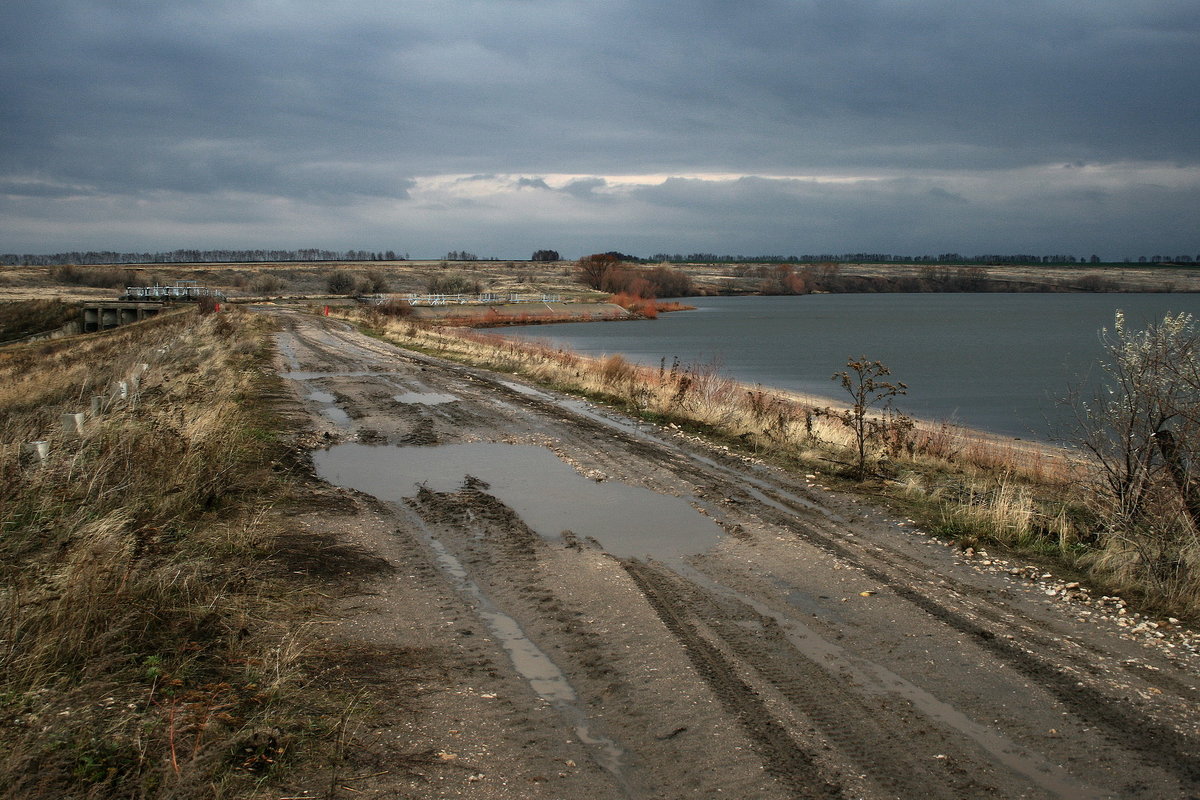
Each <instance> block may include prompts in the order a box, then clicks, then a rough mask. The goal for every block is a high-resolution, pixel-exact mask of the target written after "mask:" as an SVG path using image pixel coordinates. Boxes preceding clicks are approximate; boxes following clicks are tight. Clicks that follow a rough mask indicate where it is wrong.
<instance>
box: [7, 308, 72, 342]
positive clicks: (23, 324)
mask: <svg viewBox="0 0 1200 800" xmlns="http://www.w3.org/2000/svg"><path fill="white" fill-rule="evenodd" d="M78 316H79V306H77V305H75V304H74V303H66V302H63V301H62V300H57V299H56V300H28V301H24V302H9V303H0V344H3V343H4V342H11V341H15V340H17V339H20V338H22V337H25V336H29V335H30V334H35V333H46V332H48V331H52V330H54V329H56V328H61V327H62V326H63V325H66V324H67V323H68V322H70V321H71V320H73V319H76V318H77V317H78Z"/></svg>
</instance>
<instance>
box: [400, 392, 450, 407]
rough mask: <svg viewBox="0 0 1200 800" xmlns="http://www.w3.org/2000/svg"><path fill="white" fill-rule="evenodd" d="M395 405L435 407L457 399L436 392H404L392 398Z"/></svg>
mask: <svg viewBox="0 0 1200 800" xmlns="http://www.w3.org/2000/svg"><path fill="white" fill-rule="evenodd" d="M392 399H393V400H395V401H396V402H397V403H405V404H419V405H423V406H436V405H441V404H442V403H454V402H457V400H458V398H457V397H455V396H454V395H452V394H440V393H438V392H405V393H404V394H398V395H395V396H393V397H392Z"/></svg>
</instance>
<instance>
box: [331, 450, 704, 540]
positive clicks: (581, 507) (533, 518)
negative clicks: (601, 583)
mask: <svg viewBox="0 0 1200 800" xmlns="http://www.w3.org/2000/svg"><path fill="white" fill-rule="evenodd" d="M313 461H314V462H315V464H316V468H317V474H318V475H320V476H321V477H322V478H324V479H325V480H327V481H329V482H330V483H335V484H338V485H340V486H346V487H349V488H352V489H357V490H359V491H362V492H366V493H368V494H372V495H374V496H375V497H378V498H380V499H381V500H390V501H400V500H403V499H404V498H407V497H413V496H415V495H416V494H417V491H418V489H419V488H420V487H421V486H426V487H428V488H429V489H431V490H433V491H437V492H453V491H457V490H458V489H460V488H461V487H462V485H463V481H464V479H465V478H466V477H467V476H468V475H470V476H472V477H474V478H477V479H479V480H481V481H483V482H485V483H487V484H488V486H489V487H490V488H489V489H488V492H489V493H490V494H492V495H493V496H495V497H497V498H499V499H500V500H501V501H502V502H504V504H505V505H507V506H508V507H509V508H511V509H513V510H514V511H516V512H517V514H519V515H520V517H521V519H522V520H524V522H525V524H527V525H528V526H529V527H530V528H532V529H533V530H535V531H537V532H538V533H539V534H541V535H542V536H544V537H546V538H548V539H554V538H558V537H560V536H561V535H562V533H563V531H571V532H572V533H574V534H575V535H576V536H578V537H581V538H588V537H590V538H593V539H595V540H596V541H597V542H598V543H599V544H600V546H601V547H603V548H604V549H605V550H606V551H607V552H609V553H612V554H613V555H615V556H618V557H620V558H642V557H647V556H648V557H650V558H654V559H658V560H660V561H676V560H678V559H682V558H685V557H687V556H690V555H695V554H697V553H702V552H704V551H705V550H707V549H709V548H710V547H712V546H713V545H715V544H716V543H717V542H718V541H719V540H720V538H721V536H722V531H721V529H720V528H719V527H717V525H716V524H715V523H713V522H712V520H710V519H708V518H707V517H705V516H703V515H701V514H700V513H699V512H698V511H696V510H695V509H694V508H692V506H691V505H690V504H689V503H688V501H687V500H685V499H684V498H682V497H671V496H669V495H661V494H657V493H655V492H652V491H650V490H649V489H643V488H640V487H637V486H628V485H626V484H623V483H616V482H613V481H605V482H603V483H600V482H596V481H593V480H590V479H588V478H585V477H583V476H582V475H580V474H579V473H578V472H576V471H575V470H574V469H572V468H571V467H570V466H569V465H567V464H565V463H564V462H562V461H560V460H559V459H558V457H557V456H555V455H554V453H552V452H550V451H549V450H547V449H546V448H544V447H537V446H534V445H512V444H498V443H491V442H482V443H474V444H453V445H442V446H440V447H397V446H370V445H362V444H355V443H347V444H339V445H335V446H334V447H331V448H329V449H328V450H318V451H316V452H314V453H313Z"/></svg>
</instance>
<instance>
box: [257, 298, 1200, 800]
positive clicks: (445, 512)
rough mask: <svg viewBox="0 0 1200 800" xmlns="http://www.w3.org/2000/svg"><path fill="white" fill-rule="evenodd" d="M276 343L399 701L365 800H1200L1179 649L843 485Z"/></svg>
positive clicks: (355, 788)
mask: <svg viewBox="0 0 1200 800" xmlns="http://www.w3.org/2000/svg"><path fill="white" fill-rule="evenodd" d="M279 316H280V319H281V321H282V324H283V331H282V332H281V333H280V334H279V337H278V344H279V353H280V355H279V369H280V372H281V373H282V374H283V375H284V376H285V377H286V378H288V380H289V386H291V387H293V388H294V390H295V393H296V408H297V409H298V414H299V418H300V419H301V420H302V421H304V425H305V427H306V433H305V434H304V436H305V437H307V440H308V441H311V442H313V443H314V450H313V453H312V465H313V469H314V471H315V474H316V475H317V476H318V477H319V479H321V480H323V481H326V482H327V483H326V484H321V483H315V482H314V485H315V486H316V489H315V490H314V497H313V499H312V501H311V502H310V503H309V504H308V506H306V507H305V508H303V509H301V510H300V511H299V512H298V513H297V515H296V517H295V524H296V530H297V531H298V532H301V533H305V532H307V533H309V534H311V535H316V536H323V537H326V538H327V539H328V541H329V543H330V544H329V553H330V555H329V558H328V559H327V560H326V561H324V562H323V563H320V564H314V565H312V569H313V570H314V571H318V572H319V571H322V570H324V571H325V572H327V573H328V575H329V578H330V580H343V581H347V580H348V581H352V582H353V587H354V588H353V590H352V591H350V592H349V594H348V595H343V599H341V600H339V601H338V608H337V614H336V616H335V619H334V620H333V622H332V624H329V625H326V626H323V627H324V628H325V630H323V631H322V633H323V635H324V636H325V637H326V640H327V642H328V645H329V647H330V648H331V649H333V650H336V651H337V652H341V653H347V654H351V655H350V657H348V658H347V659H346V662H347V664H348V665H349V666H348V667H347V669H346V670H344V673H345V675H346V676H347V677H345V679H346V680H349V681H358V682H361V684H362V685H364V686H369V687H371V690H372V692H373V696H377V697H378V696H382V697H385V698H388V697H394V698H395V702H394V703H383V704H382V706H383V707H382V708H379V709H377V713H376V716H375V717H374V718H373V721H372V723H371V725H370V726H368V727H367V728H365V729H362V730H355V731H353V732H352V734H353V736H352V738H353V742H354V745H353V746H354V748H356V749H357V750H358V751H360V752H361V754H362V757H361V759H360V762H361V769H360V770H359V772H360V773H361V774H357V775H349V774H347V775H344V776H335V777H334V778H333V779H331V780H330V781H329V783H328V784H327V785H328V786H331V787H333V789H332V790H331V791H334V792H335V793H336V792H342V793H341V794H339V795H338V796H344V797H363V796H374V797H473V798H580V799H581V800H582V798H588V800H596V799H599V798H692V797H697V798H698V797H704V798H708V797H730V798H764V799H765V798H913V797H920V798H929V799H930V800H932V799H933V798H947V799H949V798H973V797H1029V798H1049V797H1064V798H1104V797H1137V798H1174V797H1196V796H1200V730H1198V725H1200V722H1198V718H1197V713H1196V710H1197V701H1198V700H1200V691H1198V690H1197V686H1198V685H1200V678H1198V675H1197V667H1196V663H1197V662H1196V660H1195V657H1194V654H1193V653H1191V652H1190V651H1189V650H1188V649H1187V648H1186V647H1184V646H1182V645H1177V644H1175V643H1174V642H1173V640H1172V639H1171V637H1170V635H1169V632H1168V634H1163V635H1159V636H1157V637H1149V636H1143V635H1136V636H1135V635H1131V634H1129V633H1127V630H1128V629H1127V628H1123V627H1121V626H1119V625H1116V624H1114V623H1113V621H1112V620H1110V619H1108V618H1107V617H1106V615H1103V614H1099V613H1095V610H1094V604H1093V605H1085V604H1082V603H1080V602H1076V601H1070V600H1068V599H1064V597H1065V594H1064V593H1063V592H1059V593H1058V594H1056V595H1055V596H1054V597H1051V596H1049V595H1048V594H1047V592H1048V591H1049V590H1048V589H1047V582H1046V581H1045V580H1044V579H1041V576H1040V575H1035V576H1034V579H1030V577H1029V575H1031V574H1034V573H1036V572H1040V571H1037V570H1035V571H1033V573H1030V572H1029V571H1028V570H1026V569H1024V567H1025V565H1024V564H1020V563H1017V562H1012V563H1009V562H1000V561H998V560H997V561H995V562H991V561H987V562H986V563H983V562H981V559H980V558H979V557H978V556H977V557H976V558H974V559H972V558H966V557H964V556H963V555H962V554H960V553H958V552H957V551H955V550H954V549H952V548H948V547H946V546H945V545H944V544H942V543H939V542H937V541H936V540H933V539H931V538H929V537H927V536H925V535H923V534H922V533H920V532H919V531H914V530H912V526H911V525H909V524H907V522H906V521H905V520H897V519H895V518H892V517H889V516H888V515H887V514H886V513H883V512H881V511H878V510H876V509H872V508H870V507H868V506H865V505H863V504H862V503H861V502H858V501H855V500H853V499H850V498H846V497H842V496H838V495H835V494H833V493H830V492H828V491H825V490H823V489H822V488H821V479H820V476H819V475H816V474H812V475H809V476H804V475H796V476H789V475H786V474H784V473H781V472H779V471H776V470H774V469H771V468H767V467H764V466H762V465H758V464H755V463H753V462H752V461H749V460H746V459H743V458H740V457H738V456H736V455H732V454H730V453H728V452H725V451H723V450H721V449H719V448H712V447H710V446H708V445H705V444H704V443H701V442H698V441H696V440H694V439H692V438H691V437H689V436H686V435H684V434H682V433H681V432H678V431H674V430H671V429H662V428H657V427H654V426H649V425H646V424H644V423H643V424H635V423H633V422H631V421H630V420H628V419H626V418H624V417H621V416H619V415H617V414H615V413H613V412H611V411H607V410H604V409H602V408H597V407H595V406H593V405H591V404H588V403H585V402H582V401H579V400H575V399H570V398H566V397H562V396H558V395H555V394H553V393H551V392H549V391H546V390H542V389H536V388H531V387H529V386H526V385H523V384H521V383H518V382H516V381H514V380H512V379H510V378H508V377H505V376H498V375H495V374H492V373H488V372H485V371H482V370H477V369H471V368H465V367H462V366H458V365H453V364H449V363H444V362H441V361H438V360H436V359H432V358H428V357H425V356H420V355H416V354H412V353H408V352H405V351H402V350H399V349H397V348H395V347H392V346H390V345H387V344H383V343H380V342H378V341H376V340H373V339H370V338H368V337H365V336H362V335H360V334H358V333H355V332H352V331H351V330H350V329H349V328H348V327H347V326H345V325H344V324H342V323H339V322H334V321H330V320H325V319H317V318H313V317H308V316H302V315H298V314H289V313H285V312H279ZM347 554H351V555H347ZM1066 594H1069V593H1066ZM1076 594H1077V593H1076ZM341 787H345V788H344V789H342V788H341Z"/></svg>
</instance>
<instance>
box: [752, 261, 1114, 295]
mask: <svg viewBox="0 0 1200 800" xmlns="http://www.w3.org/2000/svg"><path fill="white" fill-rule="evenodd" d="M735 274H736V275H737V276H738V277H739V278H744V279H747V280H748V282H747V284H745V286H746V287H747V288H750V290H751V291H753V292H754V293H756V294H766V295H776V294H811V293H813V292H828V293H833V294H853V293H872V292H1070V291H1089V292H1102V291H1116V290H1117V289H1118V288H1119V287H1118V286H1117V284H1116V283H1114V282H1112V281H1108V280H1105V279H1103V278H1100V277H1098V276H1095V275H1092V276H1086V277H1084V278H1082V279H1080V280H1079V281H1076V285H1073V286H1065V285H1062V286H1060V285H1055V284H1047V283H1029V282H1023V281H1011V280H998V279H995V278H990V277H989V276H988V274H987V272H985V271H984V269H983V267H978V266H964V265H958V266H947V265H942V266H938V265H933V264H929V265H925V266H923V267H921V269H920V270H919V271H918V273H917V274H913V275H898V276H882V275H844V274H842V270H841V265H840V264H837V263H835V262H831V261H826V262H823V263H822V264H819V265H805V266H802V267H800V268H797V267H796V266H795V265H793V264H786V263H785V264H778V263H776V264H771V265H766V264H759V265H749V264H748V265H744V266H742V267H740V268H739V269H737V270H736V272H735Z"/></svg>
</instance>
